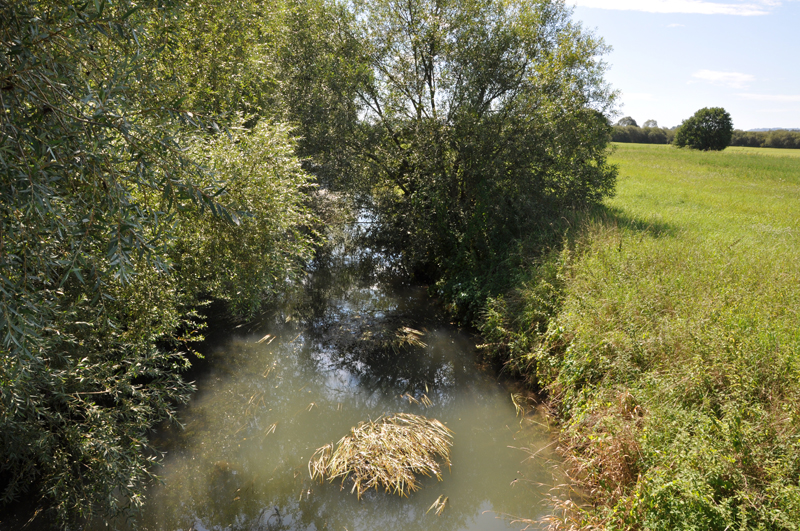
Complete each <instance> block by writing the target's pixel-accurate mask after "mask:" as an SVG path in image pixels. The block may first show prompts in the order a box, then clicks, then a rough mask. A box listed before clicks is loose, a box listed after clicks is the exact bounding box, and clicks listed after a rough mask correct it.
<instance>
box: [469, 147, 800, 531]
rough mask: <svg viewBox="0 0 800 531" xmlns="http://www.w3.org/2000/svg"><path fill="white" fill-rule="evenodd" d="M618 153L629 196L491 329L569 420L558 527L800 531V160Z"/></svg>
mask: <svg viewBox="0 0 800 531" xmlns="http://www.w3.org/2000/svg"><path fill="white" fill-rule="evenodd" d="M615 149H616V152H615V154H614V156H613V162H614V163H616V164H618V165H619V167H620V177H619V183H618V193H617V196H616V197H615V198H614V199H612V200H608V201H607V202H606V205H605V207H604V208H602V209H598V210H596V211H594V212H592V213H590V214H586V215H582V216H579V217H576V218H575V219H572V220H570V229H569V230H568V232H567V237H566V238H565V242H564V245H563V248H557V249H554V250H553V251H552V252H551V253H550V254H549V255H547V256H546V257H545V258H543V259H539V260H537V261H536V263H534V264H532V265H531V267H530V268H528V269H527V270H526V271H524V272H523V273H522V274H521V275H520V277H519V279H518V282H517V288H516V289H515V290H513V291H511V292H510V293H508V294H507V295H506V296H504V297H498V298H497V299H493V300H491V301H490V303H489V308H488V310H487V312H486V315H485V320H484V323H483V326H482V332H483V333H484V335H485V337H486V338H487V340H488V344H487V347H486V348H487V350H488V351H489V352H490V353H491V354H492V355H494V356H498V357H501V358H502V359H505V360H507V363H508V367H509V368H510V369H511V370H514V371H518V372H519V373H520V374H522V375H523V376H524V377H525V378H527V379H528V380H529V381H530V382H531V384H532V385H537V386H541V387H544V388H546V389H547V391H548V396H549V397H550V398H551V401H552V404H553V407H554V409H555V411H556V413H557V416H558V418H559V419H560V421H561V429H562V443H563V444H562V446H563V448H564V450H565V452H566V453H567V454H568V455H569V457H570V458H571V460H572V463H573V465H574V468H573V475H574V477H575V479H576V480H577V481H578V483H579V484H580V485H582V486H583V487H584V488H585V492H584V494H586V495H587V498H585V499H586V500H588V501H589V502H590V503H587V504H585V505H584V506H583V507H582V508H581V509H577V510H574V511H571V512H570V513H569V514H568V515H566V516H565V518H564V519H563V521H562V522H561V523H562V524H563V526H564V527H571V526H575V527H583V528H596V527H599V528H608V529H698V530H701V529H702V530H708V529H719V530H720V531H722V530H725V529H797V528H798V526H799V525H800V524H798V523H800V487H799V486H798V479H800V316H799V315H798V313H799V312H800V157H798V155H800V151H795V150H765V149H760V150H752V149H747V148H739V149H728V150H725V151H724V152H722V153H703V152H695V151H688V150H678V149H675V148H673V147H671V146H662V145H636V144H620V145H616V148H615Z"/></svg>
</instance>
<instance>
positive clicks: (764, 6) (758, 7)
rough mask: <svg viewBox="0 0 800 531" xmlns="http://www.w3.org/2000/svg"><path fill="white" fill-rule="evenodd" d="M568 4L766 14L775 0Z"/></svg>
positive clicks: (584, 0) (575, 0) (588, 0)
mask: <svg viewBox="0 0 800 531" xmlns="http://www.w3.org/2000/svg"><path fill="white" fill-rule="evenodd" d="M569 3H570V4H575V5H578V6H581V7H593V8H596V9H614V10H622V11H645V12H647V13H688V14H698V15H740V16H753V15H767V14H769V12H770V9H769V8H770V7H776V6H779V5H780V1H777V0H761V1H758V0H756V1H755V2H750V3H719V2H711V1H708V0H570V2H569Z"/></svg>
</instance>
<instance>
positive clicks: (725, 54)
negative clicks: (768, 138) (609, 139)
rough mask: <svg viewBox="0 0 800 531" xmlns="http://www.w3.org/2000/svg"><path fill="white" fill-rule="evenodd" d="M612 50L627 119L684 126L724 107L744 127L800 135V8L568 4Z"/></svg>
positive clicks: (705, 2)
mask: <svg viewBox="0 0 800 531" xmlns="http://www.w3.org/2000/svg"><path fill="white" fill-rule="evenodd" d="M566 3H567V4H568V5H575V6H576V7H575V11H574V14H573V19H574V20H578V21H581V22H582V24H583V26H584V28H586V29H589V30H592V31H593V32H594V33H595V35H598V36H600V37H602V38H603V39H604V41H605V42H606V44H608V45H610V46H611V47H612V48H613V49H612V51H611V52H610V53H608V54H607V55H605V56H604V57H603V59H604V61H605V62H607V63H608V70H607V72H606V80H607V81H608V82H609V83H610V84H611V85H612V87H613V88H614V89H616V90H618V91H619V92H620V99H619V102H620V103H619V106H618V112H619V114H618V116H616V117H615V118H614V121H616V120H618V119H619V118H621V117H623V116H631V117H632V118H633V119H634V120H636V122H637V123H638V124H639V125H642V124H643V123H644V121H645V120H656V121H657V122H658V125H659V126H661V127H672V126H675V125H680V123H681V121H682V120H685V119H686V118H689V117H690V116H691V115H693V114H694V113H695V112H696V111H697V110H698V109H701V108H703V107H724V108H725V110H727V111H728V112H729V113H730V115H731V117H732V119H733V126H734V128H736V129H744V130H749V129H756V128H787V129H788V128H800V0H743V1H742V0H721V1H717V0H566Z"/></svg>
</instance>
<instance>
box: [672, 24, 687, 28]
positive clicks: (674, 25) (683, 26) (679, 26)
mask: <svg viewBox="0 0 800 531" xmlns="http://www.w3.org/2000/svg"><path fill="white" fill-rule="evenodd" d="M667 27H668V28H685V27H686V26H685V25H684V24H667Z"/></svg>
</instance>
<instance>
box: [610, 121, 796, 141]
mask: <svg viewBox="0 0 800 531" xmlns="http://www.w3.org/2000/svg"><path fill="white" fill-rule="evenodd" d="M677 130H678V128H677V127H672V128H666V127H658V124H657V123H656V121H655V120H647V121H645V122H644V124H643V125H642V127H639V125H638V124H637V123H636V120H634V119H633V118H631V117H630V116H625V117H624V118H621V119H620V120H619V121H618V122H617V123H616V124H615V125H613V126H612V128H611V141H612V142H623V143H631V144H673V143H675V134H676V132H677ZM730 145H731V146H743V147H766V148H783V149H800V131H796V130H786V129H776V130H773V131H742V130H741V129H736V130H734V131H733V137H732V139H731V143H730Z"/></svg>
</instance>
